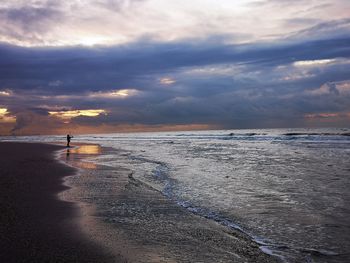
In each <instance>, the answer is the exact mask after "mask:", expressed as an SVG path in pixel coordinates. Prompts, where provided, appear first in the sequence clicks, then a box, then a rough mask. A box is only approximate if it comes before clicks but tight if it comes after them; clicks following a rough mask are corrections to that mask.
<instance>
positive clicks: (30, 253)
mask: <svg viewBox="0 0 350 263" xmlns="http://www.w3.org/2000/svg"><path fill="white" fill-rule="evenodd" d="M64 148H65V147H63V146H58V145H53V144H41V143H18V142H1V143H0V168H1V173H0V182H1V184H0V192H1V194H0V204H1V217H0V221H1V223H0V228H1V229H0V234H1V241H0V251H1V253H0V261H1V262H59V261H60V262H113V261H115V260H116V258H115V257H114V256H113V255H110V254H108V253H106V252H105V250H104V249H103V247H102V246H100V245H98V244H97V243H94V242H92V241H91V240H89V239H87V238H86V237H85V236H84V233H82V232H80V231H79V230H78V229H77V228H76V223H75V222H76V221H77V220H79V217H80V216H81V215H80V211H78V209H77V207H76V206H75V204H74V203H70V202H66V201H62V200H60V199H58V198H57V195H58V194H59V193H60V192H62V191H65V190H67V189H68V187H67V186H65V185H63V180H64V178H65V177H67V176H71V175H74V174H75V173H76V171H75V169H73V168H71V167H68V166H66V165H64V164H62V163H60V162H58V161H57V160H56V158H55V154H56V153H57V151H59V150H62V149H64Z"/></svg>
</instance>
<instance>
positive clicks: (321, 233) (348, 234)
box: [2, 129, 350, 262]
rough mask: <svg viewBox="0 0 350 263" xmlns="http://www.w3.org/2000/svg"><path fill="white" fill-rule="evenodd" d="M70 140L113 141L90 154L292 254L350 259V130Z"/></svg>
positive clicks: (275, 250) (292, 257) (266, 246)
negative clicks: (100, 151) (104, 149)
mask: <svg viewBox="0 0 350 263" xmlns="http://www.w3.org/2000/svg"><path fill="white" fill-rule="evenodd" d="M4 138H5V137H3V138H2V139H4ZM5 139H6V140H9V139H10V140H26V141H28V140H30V141H58V140H62V141H63V140H64V139H65V138H64V137H56V136H54V137H48V136H31V137H21V138H11V137H6V138H5ZM73 141H74V142H78V141H79V142H85V143H86V142H88V143H98V144H100V145H101V146H103V147H109V148H110V149H115V152H114V151H113V150H110V151H108V154H102V155H99V156H97V157H94V159H93V160H90V161H93V162H95V163H97V164H102V165H107V166H111V167H121V166H122V167H124V168H127V169H130V170H131V171H132V172H133V176H134V177H135V178H137V179H138V180H141V181H143V182H144V183H146V184H148V185H150V186H152V187H153V188H155V189H157V190H159V191H161V192H162V193H163V194H164V195H165V196H166V197H167V198H169V199H171V200H173V201H174V202H176V203H177V204H178V205H179V206H183V207H185V208H186V209H188V210H189V211H190V212H191V213H195V214H197V215H199V216H202V217H206V218H208V219H209V220H214V221H216V222H218V223H219V224H223V225H226V226H227V227H231V228H236V229H239V230H240V231H243V232H245V233H246V234H247V235H249V236H250V237H251V238H252V239H253V240H255V241H256V242H257V243H258V244H259V245H260V247H261V249H262V250H263V251H264V252H266V253H269V254H273V255H275V256H278V257H280V258H281V259H282V260H284V261H286V262H300V260H302V262H349V260H350V254H349V253H350V219H349V216H350V193H349V190H350V162H349V161H350V130H349V129H272V130H218V131H189V132H159V133H126V134H92V135H80V136H75V137H74V139H73ZM121 156H122V158H121Z"/></svg>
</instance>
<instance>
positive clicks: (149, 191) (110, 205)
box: [0, 142, 277, 262]
mask: <svg viewBox="0 0 350 263" xmlns="http://www.w3.org/2000/svg"><path fill="white" fill-rule="evenodd" d="M80 147H81V149H84V147H83V146H80ZM77 149H79V148H72V149H69V151H66V150H64V147H62V146H57V145H49V144H35V143H30V144H27V143H8V142H2V143H1V144H0V157H1V161H0V167H1V209H2V213H1V236H2V239H1V243H2V244H1V258H0V259H1V261H2V262H277V260H276V258H274V257H271V256H269V255H267V254H265V253H263V252H262V251H261V250H260V249H259V246H258V244H256V243H255V242H253V241H252V240H251V239H250V238H249V237H248V236H246V235H245V234H244V233H242V232H240V231H238V230H234V229H230V228H228V227H225V226H223V225H220V224H218V223H217V222H215V221H213V220H209V219H207V218H205V217H201V216H198V215H196V214H193V213H191V212H189V211H188V210H187V209H185V208H184V207H181V206H179V205H178V204H176V203H175V202H173V201H172V200H170V199H169V198H166V196H165V195H164V194H162V192H160V191H157V190H156V189H154V188H152V187H150V186H149V185H147V184H144V183H143V182H142V181H140V180H138V179H137V178H135V177H134V176H133V173H132V171H130V170H128V169H125V168H122V167H119V169H115V168H110V167H107V166H103V165H99V164H96V163H91V162H90V163H89V162H88V161H87V160H86V158H87V157H89V156H91V155H93V156H97V155H99V154H100V151H104V153H105V154H106V153H108V148H104V149H101V148H100V147H99V146H94V147H92V149H95V150H94V151H92V152H91V151H90V152H89V149H90V150H91V147H90V148H89V146H88V147H87V148H86V149H88V150H85V151H84V150H82V151H79V150H77ZM96 149H98V150H97V151H96ZM58 151H61V152H65V154H63V155H61V161H59V160H57V159H55V154H56V155H57V153H58ZM120 154H123V153H122V152H120ZM62 162H66V163H67V164H68V165H71V166H74V167H76V168H78V170H77V169H74V168H71V167H68V166H67V165H65V164H63V163H62ZM92 185H93V186H94V187H92ZM91 189H93V190H91ZM96 189H98V190H96ZM104 196H108V199H106V198H102V197H104ZM106 200H107V201H106Z"/></svg>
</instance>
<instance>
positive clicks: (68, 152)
mask: <svg viewBox="0 0 350 263" xmlns="http://www.w3.org/2000/svg"><path fill="white" fill-rule="evenodd" d="M69 155H70V149H67V151H66V160H67V161H69Z"/></svg>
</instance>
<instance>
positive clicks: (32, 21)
mask: <svg viewBox="0 0 350 263" xmlns="http://www.w3.org/2000/svg"><path fill="white" fill-rule="evenodd" d="M151 2H152V1H92V2H91V5H90V6H89V7H88V8H87V9H86V10H87V11H89V10H91V9H92V8H97V9H96V10H99V11H98V12H102V13H103V12H114V13H116V14H117V16H124V15H126V14H128V13H130V12H134V10H138V6H139V5H142V6H146V7H148V8H149V7H151V6H150V3H151ZM153 2H154V1H153ZM223 2H225V1H223ZM340 2H342V1H339V3H340ZM74 4H75V5H77V3H76V2H74V1H73V2H72V5H70V6H67V5H66V4H65V5H63V4H58V3H57V2H56V1H44V2H42V4H41V5H39V6H34V5H30V4H27V5H19V6H10V5H9V6H2V7H0V20H1V21H6V25H7V26H9V27H8V28H16V29H18V30H19V31H16V30H14V31H13V32H14V33H16V32H19V33H20V35H24V34H23V32H24V31H28V32H30V34H32V35H33V36H35V38H38V39H39V38H40V39H41V40H40V41H41V42H40V41H39V40H38V39H32V40H30V39H29V38H26V37H27V36H25V38H26V39H25V40H23V41H24V42H21V41H22V40H21V39H20V38H16V39H15V40H14V38H13V37H14V36H10V32H1V34H2V39H3V40H4V39H7V41H3V43H1V44H0V57H1V60H0V108H1V109H6V111H5V110H3V112H4V113H3V117H2V119H1V116H0V122H2V124H4V125H5V120H8V121H7V122H6V126H8V127H10V126H11V125H12V126H11V129H10V128H9V129H8V132H7V133H9V134H10V133H11V132H12V133H17V134H26V133H55V132H59V133H60V132H64V129H71V128H72V127H75V128H76V129H78V128H79V127H80V131H82V132H83V131H85V132H112V131H118V130H123V131H124V130H127V129H133V127H134V128H135V129H136V130H140V129H141V130H142V129H147V127H156V128H157V129H162V127H183V128H186V127H192V128H193V127H197V128H203V127H204V128H254V127H259V128H262V127H290V126H293V127H300V126H328V125H336V126H347V125H348V124H349V116H350V114H349V113H350V77H349V76H350V74H349V73H350V72H349V71H350V70H349V69H350V67H349V66H350V37H349V36H350V34H349V33H350V30H349V28H350V20H349V19H347V18H342V17H340V18H339V19H338V20H331V19H328V20H325V19H324V17H323V16H321V15H320V16H319V17H316V16H311V15H305V16H301V15H300V14H299V15H294V16H293V15H288V16H286V18H285V19H284V20H283V21H281V22H280V23H281V25H283V26H286V27H290V28H291V29H290V30H288V32H285V33H284V34H282V33H281V32H280V31H279V30H277V31H278V33H276V34H275V35H268V34H266V35H265V36H266V37H264V38H262V39H259V38H257V35H256V33H255V32H254V30H250V31H249V32H248V31H247V32H246V35H242V33H241V32H240V31H239V30H238V31H236V32H224V31H221V30H216V31H215V30H214V31H215V34H214V33H213V32H206V34H205V36H203V34H202V33H200V34H194V35H193V36H189V34H185V35H182V34H180V35H179V34H177V33H176V34H175V35H176V38H175V39H172V40H168V39H167V40H165V39H164V38H163V37H159V38H155V35H154V34H153V33H152V34H151V33H150V34H148V35H147V34H146V35H145V34H136V32H135V34H136V35H137V36H135V37H134V38H133V39H132V40H130V39H129V40H128V41H127V42H125V43H124V42H123V43H114V44H107V43H104V42H103V41H102V42H101V43H99V44H96V45H88V46H87V45H84V42H82V43H81V44H75V42H74V41H72V45H67V44H64V45H61V44H60V42H57V43H56V42H55V43H56V44H57V45H56V44H55V45H51V44H45V43H46V42H47V41H49V42H50V41H51V40H48V38H47V35H46V34H47V33H48V32H50V30H51V28H52V27H55V25H57V23H59V21H62V23H63V24H64V23H65V21H66V20H68V21H72V19H73V18H72V15H71V14H68V13H67V12H66V10H68V9H69V8H73V5H74ZM250 4H251V5H250V6H254V8H258V9H259V10H266V9H271V10H277V9H278V10H279V9H280V8H281V6H284V8H285V9H286V11H285V12H287V13H288V14H293V12H292V11H293V10H292V9H291V8H290V3H289V1H283V3H282V2H281V1H263V2H261V3H260V4H259V5H257V4H256V3H255V4H254V3H250ZM247 6H248V7H249V5H247ZM247 6H242V7H241V8H243V7H244V8H248V7H247ZM344 6H347V4H346V3H345V4H344ZM294 7H295V9H300V10H303V12H304V13H306V14H310V12H311V13H313V12H316V13H318V14H320V12H321V11H322V12H324V11H325V10H329V11H330V12H331V11H332V12H333V11H334V10H333V9H331V7H330V6H329V5H328V4H327V3H326V1H324V3H323V4H322V5H319V6H315V5H312V6H305V1H298V2H297V3H295V4H294ZM157 8H158V7H157ZM249 8H250V7H249ZM332 8H333V6H332ZM105 9H108V10H107V11H101V10H105ZM109 9H110V10H109ZM190 9H191V10H192V6H191V8H190ZM198 10H199V9H198ZM242 10H244V9H242ZM254 10H255V9H252V12H256V10H255V11H254ZM135 12H136V11H135ZM181 12H182V11H181ZM242 12H243V11H242ZM85 15H86V16H85V18H86V17H88V16H87V14H85ZM206 15H207V14H202V16H206ZM226 15H227V14H225V13H223V15H222V19H224V20H225V21H226V19H228V18H227V16H226ZM89 16H94V15H93V14H90V13H89ZM74 19H75V21H78V20H79V21H80V20H81V19H83V16H82V15H81V14H80V13H79V12H77V13H76V14H75V18H74ZM99 19H103V18H101V17H100V18H99ZM99 19H97V21H100V20H99ZM198 19H199V18H198ZM201 19H202V17H201V18H200V20H201ZM201 21H202V20H201ZM114 22H115V21H113V23H114ZM1 23H4V22H1ZM77 23H78V22H77ZM79 23H80V22H79ZM79 23H78V24H79ZM89 23H90V22H89ZM111 23H112V22H111ZM113 23H112V24H113ZM171 25H172V24H171ZM63 26H64V25H63ZM211 26H213V27H214V25H211ZM215 26H216V27H218V28H222V27H220V26H218V24H215ZM107 27H108V25H107ZM140 27H141V25H140ZM93 30H94V28H92V31H93ZM191 30H192V31H191V32H192V33H195V32H197V31H196V29H194V28H193V29H191ZM277 31H276V32H277ZM121 32H123V31H121ZM159 32H161V30H160V31H159ZM174 32H175V31H174ZM176 32H177V31H176ZM121 34H122V33H121ZM84 39H85V38H84ZM243 39H246V40H249V41H242V40H243ZM28 41H29V42H28ZM38 41H39V42H38ZM45 41H46V42H45ZM84 41H85V40H84ZM21 43H22V44H21ZM28 43H30V45H28ZM38 43H39V44H38ZM40 43H44V44H40ZM50 43H53V42H50ZM64 43H68V42H64ZM95 113H96V114H95ZM14 118H15V119H16V122H14V123H13V120H14ZM1 120H3V121H1ZM10 120H11V123H12V124H9V122H10ZM317 120H321V121H317ZM328 120H329V121H328ZM41 124H45V128H43V127H41ZM191 125H192V126H191ZM62 127H63V128H62ZM64 127H66V128H64ZM125 127H127V128H125ZM2 133H5V132H3V131H2Z"/></svg>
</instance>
